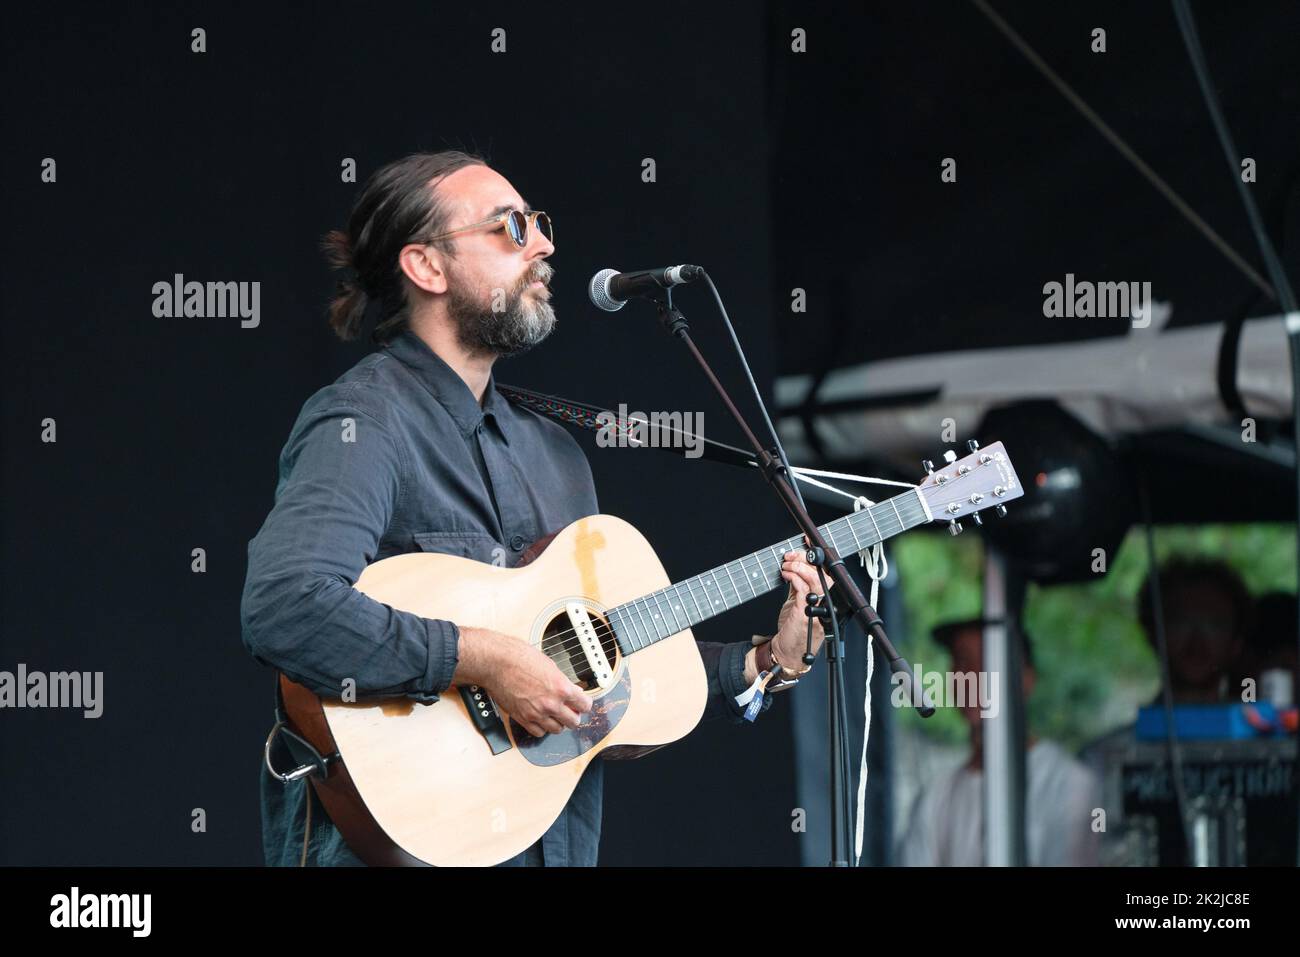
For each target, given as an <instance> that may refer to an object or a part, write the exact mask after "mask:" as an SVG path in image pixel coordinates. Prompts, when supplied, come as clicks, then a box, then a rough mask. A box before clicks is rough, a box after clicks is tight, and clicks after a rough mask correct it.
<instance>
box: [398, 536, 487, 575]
mask: <svg viewBox="0 0 1300 957" xmlns="http://www.w3.org/2000/svg"><path fill="white" fill-rule="evenodd" d="M411 538H412V539H413V540H414V541H415V547H416V548H417V549H419V550H420V551H422V552H436V553H437V554H439V555H454V556H455V557H457V558H468V559H470V560H471V561H476V562H484V563H486V564H488V565H499V566H502V567H504V566H506V565H508V564H510V558H509V557H508V556H509V555H510V550H509V549H507V548H505V547H504V546H503V545H502V544H501V543H500V542H498V541H497V540H496V539H495V538H493V537H492V536H491V535H489V534H487V533H486V532H415V533H413V534H412V536H411Z"/></svg>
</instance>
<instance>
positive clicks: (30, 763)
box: [0, 3, 798, 864]
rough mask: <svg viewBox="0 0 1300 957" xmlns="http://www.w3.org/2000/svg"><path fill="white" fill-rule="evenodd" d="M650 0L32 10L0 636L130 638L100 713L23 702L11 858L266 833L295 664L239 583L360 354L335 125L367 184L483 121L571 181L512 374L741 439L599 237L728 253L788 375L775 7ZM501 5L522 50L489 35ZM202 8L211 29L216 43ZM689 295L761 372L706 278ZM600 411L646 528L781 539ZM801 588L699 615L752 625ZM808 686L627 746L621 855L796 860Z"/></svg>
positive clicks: (347, 196) (11, 254)
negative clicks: (178, 303) (282, 686)
mask: <svg viewBox="0 0 1300 957" xmlns="http://www.w3.org/2000/svg"><path fill="white" fill-rule="evenodd" d="M658 7H659V8H660V9H661V10H662V11H663V13H662V16H661V17H660V18H659V20H658V22H659V24H660V25H659V26H655V25H654V24H648V23H645V22H644V21H645V20H646V18H645V17H643V16H638V17H636V19H638V20H640V21H642V26H640V27H638V28H637V29H635V31H634V32H632V31H630V30H629V26H628V25H629V22H630V21H631V19H632V16H633V14H632V12H631V11H630V10H629V11H628V12H627V13H624V14H621V15H620V14H617V13H616V12H611V11H610V10H609V9H608V8H605V7H604V6H603V5H601V6H590V7H582V6H580V5H579V6H574V5H568V4H566V5H564V6H562V7H553V8H549V9H543V8H541V7H540V6H537V5H533V6H531V7H529V6H523V5H520V6H519V7H517V8H515V7H510V8H506V7H503V6H501V5H493V8H492V9H491V10H490V12H489V11H487V10H482V11H470V10H466V9H464V8H463V7H462V6H460V5H452V4H446V5H443V4H403V5H401V6H394V7H392V8H388V9H386V10H385V9H381V8H377V7H370V6H365V7H355V6H349V7H346V8H340V9H339V10H331V9H329V8H327V7H322V6H320V5H312V6H310V7H306V6H304V7H302V8H301V9H300V10H299V11H298V12H295V13H288V12H276V11H274V10H270V9H266V8H264V7H262V6H261V5H249V6H243V7H232V6H231V5H228V4H210V5H208V4H185V3H181V4H170V5H166V6H161V5H160V6H159V7H158V8H157V9H154V10H148V11H146V10H143V9H136V8H134V7H132V8H129V9H116V10H114V9H110V8H107V7H104V8H100V7H92V6H90V5H85V6H79V5H60V6H59V7H57V8H53V9H50V10H48V11H46V12H41V13H39V14H37V13H35V12H33V8H28V7H24V8H22V10H21V12H18V11H15V12H12V13H11V14H10V22H9V24H8V28H7V30H6V34H5V40H4V43H5V86H6V91H7V97H6V99H7V109H6V112H7V123H6V126H7V127H8V132H9V136H7V137H6V139H7V140H8V142H9V148H8V149H7V150H6V151H5V152H4V154H3V159H2V162H3V164H4V190H5V209H6V212H7V216H6V220H7V228H6V229H5V230H4V239H3V242H4V257H3V263H4V272H5V280H4V283H3V287H2V290H0V295H2V296H3V312H4V323H3V327H2V329H3V331H2V333H0V334H2V335H3V348H4V355H5V358H6V375H5V377H4V388H3V400H4V443H3V449H4V467H3V472H2V473H0V480H2V481H3V488H2V489H0V491H2V492H3V495H2V496H0V498H2V500H3V522H4V529H3V581H4V591H3V609H2V613H3V623H2V624H3V632H2V641H3V647H2V648H0V669H4V670H11V671H12V670H14V669H15V668H16V666H17V664H18V663H19V662H22V663H25V664H26V665H27V667H28V668H29V669H33V670H46V671H58V670H74V669H75V670H83V671H103V672H104V683H105V690H104V713H103V716H102V717H100V718H99V719H96V720H87V719H83V718H82V717H81V716H80V713H79V712H77V713H73V712H69V711H56V710H53V709H50V710H45V711H37V710H26V711H6V712H5V713H3V714H0V735H2V737H0V747H2V748H3V754H2V755H0V758H2V760H0V767H2V768H3V780H4V783H3V788H2V789H0V792H2V793H3V798H0V804H2V807H0V863H7V864H77V863H84V864H256V863H260V861H261V853H260V850H261V849H260V843H259V822H258V806H257V776H258V774H259V768H260V756H261V745H262V741H263V738H264V736H265V734H266V732H267V731H268V729H269V727H270V723H271V693H272V681H273V679H272V674H271V672H270V671H268V670H265V669H262V668H260V667H259V666H257V665H256V664H255V663H254V662H252V660H251V659H249V658H248V657H247V655H246V654H245V651H244V649H243V647H242V644H241V641H240V635H239V614H238V611H239V608H238V606H239V595H240V589H241V586H242V582H243V576H244V571H245V560H246V546H247V542H248V540H249V539H250V538H251V537H252V536H253V535H254V533H255V532H256V531H257V528H258V527H259V525H260V523H261V522H262V520H263V518H264V516H265V514H266V512H267V511H268V510H269V508H270V506H271V502H272V493H273V491H274V487H275V476H276V458H277V455H278V453H279V451H280V448H281V446H282V444H283V442H284V439H285V438H286V437H287V434H288V430H289V427H290V426H291V424H292V422H293V420H294V417H295V415H296V413H297V411H298V409H299V408H300V406H301V404H302V402H303V401H304V400H305V399H306V398H307V396H308V395H309V394H310V393H311V392H313V391H314V390H316V389H317V388H320V387H321V386H323V385H325V384H327V383H329V382H330V381H332V380H333V379H334V378H335V377H336V376H338V375H339V374H340V373H341V372H343V371H344V370H345V369H346V368H348V367H349V366H350V365H352V364H353V363H354V362H355V361H356V360H357V359H359V358H360V357H361V356H362V355H363V354H364V353H365V351H366V350H367V347H366V346H365V345H361V344H347V345H345V344H341V343H338V342H337V341H334V340H333V339H332V335H331V334H330V333H329V332H328V331H327V329H326V327H325V324H324V305H325V303H326V301H327V298H328V296H329V294H330V292H331V290H332V279H331V276H330V274H329V273H328V270H327V268H326V266H325V263H324V261H323V260H322V258H321V256H320V255H319V253H318V252H317V249H316V244H317V241H318V239H319V237H320V235H321V234H322V233H323V232H324V231H325V230H326V229H328V228H331V227H333V226H336V225H340V224H341V223H342V222H343V220H344V216H345V214H346V212H347V210H348V208H349V204H350V202H351V200H352V198H353V197H354V196H355V195H356V192H357V190H358V188H359V187H358V186H357V185H353V184H350V183H343V182H341V181H340V171H341V166H340V164H341V163H342V161H343V160H344V158H346V157H353V158H355V159H356V161H357V166H358V175H359V178H360V179H362V180H364V178H365V176H366V175H367V174H368V173H369V172H371V171H373V170H374V169H375V168H376V167H377V166H378V165H380V164H382V163H383V162H385V161H387V160H390V159H393V158H395V157H397V156H400V155H403V154H404V153H407V152H411V151H415V150H420V149H439V148H444V147H447V146H458V147H466V148H470V149H475V150H479V151H482V152H486V153H487V154H488V158H489V159H490V160H491V161H492V162H493V164H494V165H495V166H496V167H497V168H498V169H499V170H500V171H501V172H502V173H504V174H505V175H506V176H507V177H508V178H509V179H510V180H511V181H512V182H513V183H514V184H515V186H516V187H517V188H518V189H519V190H520V191H521V192H522V193H523V195H525V196H526V197H527V198H528V199H529V200H530V202H532V203H533V205H534V206H536V207H538V208H542V209H547V210H549V211H550V212H551V213H552V215H553V217H554V219H555V223H556V232H557V240H558V247H557V252H556V254H555V256H554V257H553V258H552V260H551V262H552V263H553V265H555V266H556V269H557V275H556V281H555V285H554V291H555V304H556V309H557V313H558V315H559V317H560V324H559V327H558V330H557V332H556V333H555V334H554V336H553V337H552V339H551V340H550V341H548V342H547V343H546V344H545V345H544V346H543V347H541V348H540V349H539V350H537V351H536V352H535V353H534V354H532V355H528V356H525V357H521V358H519V359H517V360H513V361H510V362H505V363H501V364H499V365H498V367H497V374H498V378H499V379H500V381H503V382H511V383H516V384H520V385H526V386H531V387H534V388H538V389H541V390H543V391H552V392H556V393H559V394H564V395H571V396H574V397H577V398H584V399H587V400H589V401H593V402H600V403H605V404H609V405H616V404H617V403H618V402H621V401H623V402H627V403H628V405H629V406H630V407H631V408H634V409H641V410H644V411H649V410H654V409H664V410H703V411H704V412H705V420H704V421H705V430H706V433H707V434H710V435H712V436H714V437H716V438H721V439H723V440H727V441H735V440H736V438H737V435H736V432H735V430H734V429H732V428H729V427H728V426H729V423H726V422H724V421H723V414H722V410H721V408H720V406H719V405H718V404H717V403H716V401H715V400H714V399H713V398H712V396H711V395H710V394H709V393H708V391H707V389H706V387H705V386H704V384H703V383H702V381H701V379H700V377H699V376H698V375H697V374H695V373H694V371H693V369H692V368H691V366H690V365H689V361H690V360H689V356H688V355H687V354H686V353H685V351H684V350H683V349H682V348H681V347H680V346H679V345H678V344H676V343H674V342H672V341H671V340H670V339H669V338H668V337H667V336H666V335H664V334H663V333H662V332H661V331H660V330H659V328H658V327H657V325H656V324H655V321H654V318H653V314H652V313H650V312H648V311H642V310H638V309H636V308H628V309H627V310H625V311H624V313H621V314H619V315H618V316H616V317H613V318H609V317H607V316H605V315H604V314H597V313H596V311H595V310H594V309H593V308H592V307H591V306H590V305H589V304H588V303H587V302H586V300H585V295H584V292H583V289H584V282H585V279H586V278H587V277H589V276H590V274H591V273H592V272H593V271H594V270H595V269H596V268H599V267H602V266H606V265H611V266H615V267H620V268H638V267H643V266H650V265H655V264H667V263H669V262H677V261H687V262H700V263H704V264H706V265H707V266H708V267H709V268H710V271H711V273H712V274H713V275H714V276H715V278H716V280H717V282H718V283H719V285H720V287H721V289H722V291H723V294H724V296H726V298H727V302H728V305H729V307H730V309H731V312H732V316H733V319H734V320H735V321H736V322H737V324H738V326H739V327H740V329H741V334H742V336H743V338H744V341H745V344H746V346H747V349H748V353H749V358H750V360H751V362H752V363H753V366H754V370H755V373H756V375H757V376H758V378H759V380H760V382H762V383H764V386H765V387H767V385H769V384H770V382H771V377H772V373H773V364H774V356H773V353H772V346H771V342H772V335H771V329H770V324H771V315H770V308H769V303H768V297H767V289H766V284H765V278H764V277H765V275H766V273H767V269H768V258H769V238H770V237H769V227H768V223H769V218H770V214H769V211H768V198H767V172H768V171H767V154H766V139H765V127H764V117H763V115H762V111H763V83H764V73H763V70H764V54H763V49H762V31H763V28H764V22H763V11H762V10H761V8H759V7H755V8H753V9H752V11H749V12H746V13H744V14H743V15H731V14H725V15H724V14H723V13H722V12H713V11H711V10H709V9H705V8H701V7H700V6H699V5H697V4H687V3H677V4H672V3H670V4H660V5H658ZM686 22H689V24H690V29H676V28H674V27H673V25H674V24H675V25H678V26H680V25H682V24H684V23H686ZM498 26H500V27H503V28H504V29H505V30H506V31H507V33H506V37H507V52H506V53H505V54H504V55H494V54H492V53H491V52H490V50H489V44H490V40H491V37H490V32H491V30H492V29H493V28H494V27H498ZM194 27H202V28H204V29H205V30H206V32H207V52H206V53H202V54H198V53H192V52H191V51H190V43H191V40H190V31H191V29H192V28H194ZM45 157H52V158H53V159H55V160H56V162H57V181H56V182H55V183H43V182H41V179H40V173H41V163H42V160H43V159H44V158H45ZM644 157H653V158H655V160H656V162H657V167H658V169H657V182H655V183H652V184H647V183H643V182H642V181H641V169H642V167H641V161H642V159H643V158H644ZM175 273H183V274H184V275H185V277H186V278H187V279H196V280H200V281H209V280H214V281H260V282H261V284H262V286H261V320H260V325H259V326H258V327H257V328H248V329H244V328H241V326H240V322H239V320H238V319H235V318H228V319H220V318H203V319H198V318H188V319H185V318H156V317H155V316H154V315H153V314H152V309H151V306H152V302H153V294H152V291H151V290H152V286H153V284H154V283H155V282H159V281H170V280H171V278H172V276H173V274H175ZM680 304H681V305H682V306H683V307H684V308H685V309H686V311H687V314H688V315H689V316H691V317H692V318H693V319H694V320H695V329H696V332H697V335H698V339H699V341H700V343H701V345H702V346H703V347H704V348H705V349H706V351H707V353H708V354H709V355H711V356H712V357H714V359H715V360H716V363H717V365H718V367H719V369H721V370H727V371H728V373H729V375H728V376H727V378H728V381H729V382H731V383H734V384H735V385H736V387H737V388H739V386H740V382H741V380H740V378H739V376H738V375H736V374H735V366H734V363H733V362H732V360H731V359H730V357H729V355H728V353H727V350H726V343H725V340H724V339H723V338H722V337H721V336H720V335H719V334H718V332H717V325H718V324H717V321H716V318H715V317H714V315H713V313H712V307H711V301H710V300H709V299H708V298H707V296H706V295H705V294H702V293H699V292H695V291H692V292H690V293H689V294H687V295H685V296H683V297H681V301H680ZM46 418H52V419H54V420H55V422H56V428H57V442H56V443H53V444H49V443H43V442H42V441H41V438H40V437H41V429H42V425H41V423H42V421H43V420H44V419H46ZM581 441H582V442H583V443H584V447H585V448H586V450H587V452H588V455H589V458H590V460H591V463H592V467H593V470H594V472H595V476H596V483H597V488H598V491H599V493H600V500H601V506H602V510H603V511H606V512H610V513H614V514H618V515H621V516H623V517H625V518H627V519H628V520H630V521H632V522H633V523H634V524H636V525H638V526H639V527H641V528H642V529H643V530H645V531H646V533H647V534H648V535H649V537H650V538H651V540H652V541H653V543H654V544H655V545H656V546H657V548H658V550H659V552H660V555H661V557H662V559H663V560H664V563H665V565H666V566H667V568H668V570H669V573H670V575H672V576H673V577H674V578H680V577H684V576H686V575H687V574H693V573H695V572H696V571H699V570H701V569H703V568H705V567H709V566H711V565H714V564H717V563H720V562H721V561H723V560H724V559H729V558H731V557H734V556H735V555H738V554H740V553H742V552H744V551H748V550H750V549H752V548H755V547H758V546H760V545H763V544H766V543H768V542H769V541H772V540H776V539H778V538H781V537H784V536H785V535H786V534H788V531H787V524H786V522H785V521H784V520H783V518H782V515H781V513H780V509H779V506H777V505H776V503H775V501H771V502H769V501H768V497H767V496H768V493H767V492H766V490H765V489H763V488H761V483H759V482H758V481H756V480H755V479H754V478H753V477H752V476H737V475H735V474H732V473H731V472H729V471H727V470H725V469H723V468H722V467H720V466H713V465H709V464H701V463H698V462H687V461H685V460H683V459H680V458H677V457H675V456H672V455H671V454H669V453H665V452H660V451H656V450H651V449H642V450H612V449H599V448H596V447H595V445H594V443H592V442H591V441H590V438H589V437H583V438H582V439H581ZM196 547H201V548H203V549H205V550H206V553H207V571H206V573H204V574H195V573H193V572H191V570H190V565H191V550H192V549H194V548H196ZM777 607H778V600H777V599H776V597H772V598H769V599H767V600H764V601H759V602H754V603H752V604H751V605H750V606H747V607H746V608H744V609H742V610H738V611H736V612H733V613H731V614H729V615H728V616H726V617H725V618H724V619H722V620H720V621H718V622H714V623H712V624H710V625H706V626H705V627H703V628H700V629H699V630H698V632H697V636H698V637H700V638H702V639H711V640H732V639H739V638H748V636H749V635H750V634H751V633H753V632H754V631H759V630H770V628H771V627H772V623H773V622H774V620H775V615H776V610H777ZM783 704H784V703H779V704H778V706H777V707H774V709H773V710H772V711H771V712H770V713H769V715H767V716H765V718H764V719H763V720H762V721H761V722H760V723H759V724H756V725H755V726H753V727H735V726H729V725H727V724H725V723H722V722H714V723H711V724H705V725H703V726H701V728H700V729H699V730H698V731H697V732H696V733H695V734H693V735H691V736H690V737H689V738H688V739H686V740H684V741H682V742H680V743H678V744H676V745H674V746H673V747H672V748H668V749H665V750H663V751H660V752H658V753H657V754H655V755H652V756H650V757H649V758H646V759H644V760H642V761H639V762H624V763H621V764H611V765H610V766H609V767H608V768H607V770H608V772H609V774H608V778H607V780H608V785H607V792H606V803H605V827H604V838H603V841H602V850H601V860H602V863H609V864H630V863H638V864H659V863H676V864H722V863H740V864H750V863H783V862H784V863H794V862H796V861H797V859H798V857H797V848H796V846H795V842H796V838H795V837H794V836H793V835H791V834H790V828H789V821H790V808H791V807H792V805H793V804H794V803H795V801H794V798H793V793H794V784H793V781H792V780H791V774H790V772H788V771H786V772H782V771H781V768H782V767H785V768H789V763H788V762H789V760H790V747H791V746H790V740H791V737H790V729H789V721H790V709H789V707H788V706H783ZM195 808H202V809H204V811H205V812H206V816H207V829H206V832H205V833H193V832H192V830H191V813H192V811H193V809H195Z"/></svg>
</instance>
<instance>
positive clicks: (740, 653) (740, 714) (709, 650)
mask: <svg viewBox="0 0 1300 957" xmlns="http://www.w3.org/2000/svg"><path fill="white" fill-rule="evenodd" d="M695 644H696V646H697V647H698V648H699V649H700V657H701V658H703V659H704V673H705V674H706V675H707V676H708V679H709V700H708V703H707V704H706V705H705V706H704V716H703V718H702V719H701V720H705V721H708V720H711V719H714V718H726V719H728V720H729V721H731V722H732V723H733V724H744V723H745V705H739V704H736V696H737V695H740V694H744V692H745V689H747V688H748V687H749V683H748V682H747V681H745V655H746V654H747V653H748V652H749V649H750V648H751V647H753V646H752V645H751V644H750V642H748V641H730V642H716V641H697V642H696V643H695ZM770 707H772V696H771V695H770V694H768V695H764V696H763V706H762V708H761V709H760V710H759V714H762V713H763V712H765V711H767V709H768V708H770Z"/></svg>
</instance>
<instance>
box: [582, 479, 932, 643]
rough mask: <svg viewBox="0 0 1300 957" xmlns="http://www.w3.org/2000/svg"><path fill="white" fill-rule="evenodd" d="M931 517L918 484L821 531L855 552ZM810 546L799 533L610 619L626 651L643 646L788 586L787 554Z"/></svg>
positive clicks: (828, 539)
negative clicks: (785, 576) (784, 563)
mask: <svg viewBox="0 0 1300 957" xmlns="http://www.w3.org/2000/svg"><path fill="white" fill-rule="evenodd" d="M931 520H932V517H931V515H930V512H929V511H928V509H927V507H926V504H925V500H924V499H923V498H922V497H921V494H920V492H919V491H918V490H916V489H913V490H911V491H908V492H904V493H902V494H901V495H895V496H894V497H893V498H889V499H886V500H885V501H883V502H878V503H876V504H875V505H872V506H869V507H868V508H864V509H862V510H861V511H857V512H853V513H851V514H849V515H845V516H844V517H842V518H837V519H836V520H835V521H833V522H828V523H827V524H825V525H821V526H819V528H818V530H819V531H820V532H821V533H822V536H823V537H824V538H825V539H826V542H827V544H829V545H831V546H833V547H834V549H835V550H836V551H837V552H839V553H840V554H841V555H850V554H852V553H854V552H859V551H862V549H864V548H869V547H870V546H872V545H875V544H876V543H877V542H883V541H884V540H885V539H887V538H892V537H893V536H895V535H898V534H900V533H902V532H905V531H907V530H908V529H910V528H916V527H917V526H918V525H924V524H926V523H927V522H929V521H931ZM804 547H805V546H804V544H803V536H802V535H796V536H794V537H793V538H787V539H786V540H785V541H782V542H777V543H776V544H775V545H769V546H768V547H767V548H761V549H759V550H758V551H756V552H751V553H750V554H748V555H745V556H744V557H742V558H737V559H736V560H735V561H732V562H728V563H727V564H725V565H719V566H718V567H717V568H713V569H710V570H709V571H707V572H704V573H703V574H701V575H696V576H695V577H694V578H688V579H686V580H685V581H680V582H677V583H676V584H673V585H669V586H668V587H667V588H661V589H659V591H656V592H651V593H650V594H649V595H643V596H642V597H640V598H637V599H634V600H633V601H630V602H626V603H625V604H622V605H619V606H618V607H617V608H611V609H610V610H609V613H608V614H609V620H610V623H611V624H612V625H613V626H614V631H615V634H617V636H618V642H619V646H620V648H621V650H622V652H623V654H625V655H628V654H632V653H633V652H636V651H640V650H641V649H642V648H647V647H649V646H650V645H652V644H654V643H655V642H656V641H660V640H662V639H664V638H668V637H670V636H672V635H675V634H678V633H679V632H681V631H682V630H684V629H686V628H690V627H692V626H693V625H698V624H699V623H700V622H703V621H708V620H709V619H710V618H712V617H713V616H714V615H720V614H722V613H723V612H724V611H727V610H729V609H731V608H735V607H736V606H737V605H742V604H744V603H745V602H747V601H749V600H751V599H753V598H757V597H758V596H759V595H766V594H767V593H768V592H770V591H774V590H775V589H777V588H779V587H781V586H782V585H785V584H786V582H785V579H783V578H782V577H781V560H782V556H783V555H784V554H785V553H786V552H789V551H796V550H799V551H802V550H803V548H804Z"/></svg>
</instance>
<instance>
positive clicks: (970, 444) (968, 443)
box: [966, 439, 980, 452]
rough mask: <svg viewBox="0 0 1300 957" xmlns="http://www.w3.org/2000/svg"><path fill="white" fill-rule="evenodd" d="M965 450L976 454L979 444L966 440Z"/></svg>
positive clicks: (972, 440)
mask: <svg viewBox="0 0 1300 957" xmlns="http://www.w3.org/2000/svg"><path fill="white" fill-rule="evenodd" d="M966 448H968V449H970V450H971V451H972V452H978V451H979V449H980V444H979V443H978V442H976V441H975V440H974V439H967V440H966Z"/></svg>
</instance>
